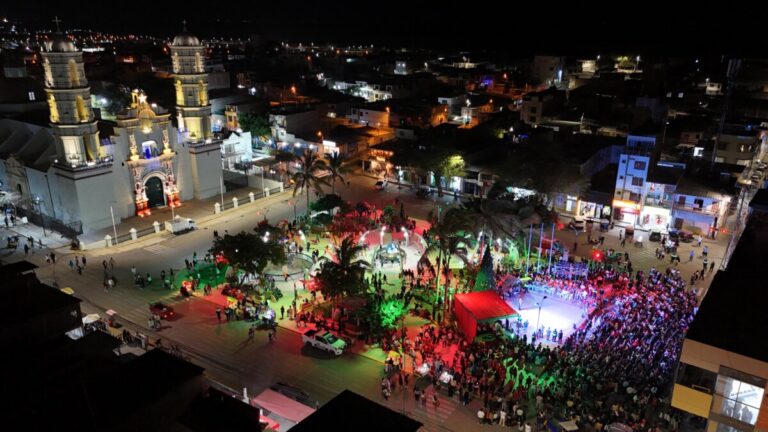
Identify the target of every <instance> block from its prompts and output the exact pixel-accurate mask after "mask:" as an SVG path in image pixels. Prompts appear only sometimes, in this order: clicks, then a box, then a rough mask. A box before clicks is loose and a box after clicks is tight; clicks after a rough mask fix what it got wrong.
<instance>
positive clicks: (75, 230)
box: [16, 206, 83, 238]
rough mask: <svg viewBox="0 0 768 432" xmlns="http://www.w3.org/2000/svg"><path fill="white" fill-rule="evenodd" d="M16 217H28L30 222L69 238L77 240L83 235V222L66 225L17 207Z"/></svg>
mask: <svg viewBox="0 0 768 432" xmlns="http://www.w3.org/2000/svg"><path fill="white" fill-rule="evenodd" d="M16 215H17V216H18V217H26V218H27V221H28V222H30V223H32V224H34V225H37V226H40V227H45V228H46V229H50V230H53V231H56V232H58V233H60V234H61V235H62V236H64V237H67V238H75V237H77V236H78V235H80V234H82V233H83V223H82V222H81V221H73V222H70V223H64V222H63V221H61V220H59V219H56V218H53V217H50V216H48V215H46V214H43V213H38V212H36V211H34V210H31V209H27V208H24V207H21V206H18V207H16Z"/></svg>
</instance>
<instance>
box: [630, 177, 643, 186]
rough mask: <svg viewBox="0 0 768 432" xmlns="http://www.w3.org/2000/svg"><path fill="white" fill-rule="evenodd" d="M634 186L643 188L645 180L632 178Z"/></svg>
mask: <svg viewBox="0 0 768 432" xmlns="http://www.w3.org/2000/svg"><path fill="white" fill-rule="evenodd" d="M632 186H641V187H642V186H643V178H642V177H632Z"/></svg>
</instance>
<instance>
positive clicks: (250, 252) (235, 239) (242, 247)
mask: <svg viewBox="0 0 768 432" xmlns="http://www.w3.org/2000/svg"><path fill="white" fill-rule="evenodd" d="M254 231H255V232H254V233H249V232H245V231H241V232H239V233H237V234H235V235H225V236H223V237H218V238H216V239H215V240H214V241H213V246H211V248H210V249H209V252H210V253H211V254H214V255H215V254H222V255H224V258H226V259H227V261H229V263H230V264H231V265H232V266H233V267H234V268H235V270H236V271H237V270H242V271H243V272H244V273H245V275H256V274H261V273H262V272H263V271H264V268H266V266H267V264H269V263H272V264H273V265H282V264H284V263H285V262H287V257H286V254H285V248H284V247H283V245H282V244H281V243H280V237H281V236H282V230H281V229H280V228H277V227H273V226H271V225H269V224H266V223H262V224H260V225H259V226H257V227H256V228H254ZM240 283H242V278H241V279H240Z"/></svg>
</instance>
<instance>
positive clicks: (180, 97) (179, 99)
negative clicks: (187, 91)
mask: <svg viewBox="0 0 768 432" xmlns="http://www.w3.org/2000/svg"><path fill="white" fill-rule="evenodd" d="M174 85H175V86H176V103H177V104H178V105H181V106H184V105H185V104H184V89H182V87H181V80H176V83H175V84H174Z"/></svg>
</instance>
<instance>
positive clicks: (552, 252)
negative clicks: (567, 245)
mask: <svg viewBox="0 0 768 432" xmlns="http://www.w3.org/2000/svg"><path fill="white" fill-rule="evenodd" d="M554 254H555V223H554V222H552V242H551V243H550V246H549V272H550V273H552V255H554Z"/></svg>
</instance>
